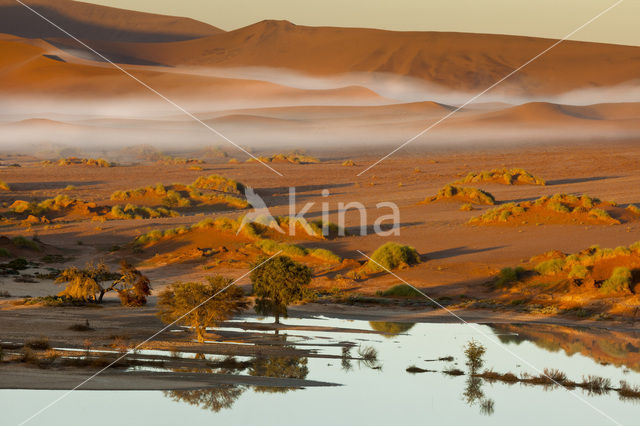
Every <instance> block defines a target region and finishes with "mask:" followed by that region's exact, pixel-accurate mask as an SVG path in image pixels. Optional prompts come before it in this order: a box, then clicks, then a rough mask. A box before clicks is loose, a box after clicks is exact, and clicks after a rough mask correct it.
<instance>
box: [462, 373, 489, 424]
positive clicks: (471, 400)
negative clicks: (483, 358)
mask: <svg viewBox="0 0 640 426" xmlns="http://www.w3.org/2000/svg"><path fill="white" fill-rule="evenodd" d="M483 383H484V382H483V380H482V379H481V378H480V377H476V376H469V377H468V378H467V382H466V387H465V389H464V392H462V398H463V400H464V402H465V403H466V404H467V405H469V406H473V405H476V404H477V405H479V407H480V413H481V414H484V415H486V416H490V415H492V414H493V412H494V408H493V405H494V402H493V400H492V399H488V398H485V394H484V391H483V390H482V385H483Z"/></svg>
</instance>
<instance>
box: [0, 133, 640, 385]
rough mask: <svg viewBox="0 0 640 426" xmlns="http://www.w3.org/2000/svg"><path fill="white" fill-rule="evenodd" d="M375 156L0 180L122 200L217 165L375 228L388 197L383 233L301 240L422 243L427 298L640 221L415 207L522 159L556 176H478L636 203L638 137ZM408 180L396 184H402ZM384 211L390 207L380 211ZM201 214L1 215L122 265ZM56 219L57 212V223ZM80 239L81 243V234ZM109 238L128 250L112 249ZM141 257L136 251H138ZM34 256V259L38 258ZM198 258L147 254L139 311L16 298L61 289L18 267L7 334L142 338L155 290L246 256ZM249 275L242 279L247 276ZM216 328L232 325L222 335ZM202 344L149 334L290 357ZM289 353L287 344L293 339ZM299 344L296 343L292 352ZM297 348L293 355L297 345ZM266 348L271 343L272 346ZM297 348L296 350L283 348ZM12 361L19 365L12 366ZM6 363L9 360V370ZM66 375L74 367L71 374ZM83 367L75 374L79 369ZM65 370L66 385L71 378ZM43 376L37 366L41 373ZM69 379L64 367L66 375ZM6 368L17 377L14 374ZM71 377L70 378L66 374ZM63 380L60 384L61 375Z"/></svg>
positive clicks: (19, 173)
mask: <svg viewBox="0 0 640 426" xmlns="http://www.w3.org/2000/svg"><path fill="white" fill-rule="evenodd" d="M374 154H376V153H371V154H370V155H369V156H366V157H365V156H362V155H357V153H354V152H341V153H336V152H333V153H320V155H319V156H320V157H321V158H322V159H323V162H322V163H321V164H308V165H294V164H273V166H274V167H276V168H277V169H278V170H279V171H280V172H282V173H283V174H284V176H285V177H284V178H281V177H279V176H277V175H274V174H272V173H271V172H270V171H269V170H268V169H266V168H265V167H263V166H262V165H259V164H243V163H241V164H205V165H204V167H203V168H204V170H201V171H194V170H189V169H188V167H187V166H159V165H153V166H144V165H139V166H127V167H114V168H109V169H100V168H90V167H74V166H69V167H41V166H39V165H36V164H29V163H28V162H24V163H23V167H21V168H11V169H2V170H0V179H1V180H4V181H6V182H7V183H9V184H10V185H11V187H12V188H13V191H10V192H6V191H5V192H2V193H0V201H2V202H6V203H9V202H11V201H12V200H14V199H34V198H36V199H43V198H47V197H53V196H55V195H57V194H59V193H61V189H62V188H65V187H66V186H67V185H69V184H72V185H75V186H76V187H77V189H75V190H73V191H70V192H69V195H71V196H77V197H79V198H82V199H86V200H88V201H94V202H96V203H103V204H108V203H113V202H111V201H110V200H109V195H110V194H111V193H112V192H113V191H115V190H123V189H132V188H135V187H141V186H145V185H155V184H156V183H158V182H162V183H165V184H170V183H173V182H183V183H188V182H191V181H193V180H194V179H195V178H196V177H197V176H199V175H206V174H212V173H217V174H222V175H224V176H227V177H231V178H234V179H237V180H239V181H241V182H244V183H246V184H248V185H250V186H252V187H254V188H255V190H256V192H257V193H258V194H260V195H261V196H262V197H263V198H264V199H265V201H266V203H267V205H269V206H273V207H272V213H273V214H274V215H278V214H288V190H289V186H295V187H296V197H297V199H296V201H297V202H296V207H297V209H298V210H300V209H301V208H302V207H303V205H304V204H305V203H307V202H314V203H315V204H314V205H313V206H312V207H311V208H310V209H309V213H308V214H307V215H306V217H307V218H310V219H316V218H319V217H320V215H321V209H322V206H321V204H320V203H321V202H323V201H325V202H328V203H329V210H330V213H331V214H330V219H331V220H332V221H337V217H336V215H337V213H336V211H337V209H338V203H339V202H345V203H346V202H350V201H359V202H361V203H363V204H364V205H365V206H366V208H367V224H368V225H369V226H371V225H372V224H373V222H374V221H375V219H376V218H377V217H378V215H379V214H381V213H380V212H379V211H378V210H377V209H376V206H375V204H376V203H378V202H381V201H392V202H395V203H397V205H398V206H399V208H400V213H401V216H400V221H401V228H400V235H399V236H394V237H381V236H376V235H366V236H359V235H351V236H347V237H343V238H336V239H332V240H322V241H318V242H309V241H308V240H306V241H302V243H303V244H305V245H311V246H319V247H324V248H328V249H330V250H332V251H334V252H336V253H338V254H340V255H341V256H343V257H345V258H352V259H356V260H360V261H362V260H364V258H363V257H362V256H361V255H360V254H359V253H357V251H356V250H362V251H363V252H364V253H369V254H370V253H372V252H373V251H374V250H375V249H376V248H377V247H378V246H379V245H381V244H382V243H383V242H386V241H389V240H393V241H397V242H400V243H404V244H410V245H412V246H414V247H415V248H416V249H417V250H418V251H419V253H420V254H421V255H422V257H423V262H422V263H421V264H420V265H417V266H415V267H412V268H409V269H405V270H402V271H398V272H397V273H398V275H400V276H401V277H402V278H403V279H405V280H407V281H408V282H410V283H411V284H413V285H415V286H417V287H419V288H421V289H423V291H425V292H426V293H427V294H429V295H430V296H432V297H438V296H440V295H444V294H457V295H465V294H466V295H473V296H477V297H482V295H483V294H485V293H486V288H485V286H484V285H483V283H484V282H485V281H486V280H487V279H489V278H490V277H492V276H493V275H494V274H495V273H496V272H497V271H498V270H499V269H500V268H502V267H504V266H512V265H515V264H518V263H520V262H521V261H525V260H527V259H529V258H530V257H531V256H534V255H538V254H540V253H543V252H546V251H548V250H552V249H557V250H561V251H564V252H575V251H578V250H580V249H583V248H585V247H588V246H590V245H592V244H600V245H601V246H603V247H616V246H619V245H627V244H629V243H631V242H634V241H636V240H639V239H640V238H639V236H640V234H639V232H638V231H639V230H640V222H629V223H624V224H621V225H606V226H605V225H602V226H598V225H590V226H583V225H543V226H534V225H530V226H517V227H507V226H475V227H474V226H469V225H467V224H466V222H467V221H468V219H469V218H470V217H472V216H473V215H477V214H480V213H481V212H482V211H484V210H485V209H486V207H482V208H481V210H476V211H472V212H462V211H459V210H458V207H459V204H458V203H446V202H445V203H433V204H427V205H425V204H418V203H419V202H420V201H422V200H423V199H424V198H425V197H427V196H430V195H433V194H434V193H435V192H436V191H437V190H438V189H439V188H441V187H442V186H443V185H445V184H447V183H450V182H452V181H454V180H456V179H458V178H459V177H461V176H463V175H466V173H467V172H469V171H474V170H486V169H491V168H495V167H523V168H525V169H527V170H529V171H530V172H532V173H534V174H536V175H538V176H541V177H543V178H545V179H546V180H547V182H548V185H547V186H544V187H542V186H528V185H519V186H505V185H499V184H482V185H479V186H480V187H482V188H483V189H486V190H488V191H490V192H491V193H492V194H494V195H495V197H496V199H497V200H499V201H500V202H507V201H516V200H529V199H533V198H537V197H539V196H541V195H544V194H547V195H548V194H554V193H561V192H562V193H572V194H581V193H587V194H589V195H592V196H596V197H599V198H602V199H604V200H615V201H617V202H619V203H622V204H625V203H634V202H640V176H639V175H638V174H637V164H638V160H639V159H640V147H638V146H637V145H629V144H612V145H608V146H606V147H603V146H598V145H576V146H572V147H562V148H553V149H550V148H546V147H533V146H531V147H527V148H520V149H518V150H515V149H513V150H511V149H505V150H500V151H498V150H482V151H473V152H472V151H453V150H442V151H435V152H431V153H428V154H427V153H424V152H421V153H420V152H416V153H411V154H407V153H403V154H399V155H397V156H394V157H392V158H390V159H389V160H388V161H385V162H383V163H381V164H380V165H378V166H377V167H375V168H374V169H372V170H370V171H369V172H367V173H366V174H364V175H363V176H360V177H358V176H356V174H357V173H358V172H360V171H362V170H363V168H364V166H366V165H367V164H371V163H372V161H374V160H375V157H374ZM346 158H352V159H353V160H354V161H355V163H356V166H355V167H345V166H342V165H341V163H342V161H344V159H346ZM400 184H401V185H400ZM323 189H329V191H330V196H329V197H328V198H322V197H321V191H322V190H323ZM239 214H242V212H240V211H229V212H218V213H215V214H214V215H216V216H220V215H230V216H237V215H239ZM382 214H388V211H384V212H382ZM202 219H203V216H202V215H186V216H183V217H178V218H171V219H150V220H124V221H116V220H114V221H107V222H104V223H97V222H92V221H75V222H60V223H59V225H60V226H59V227H57V226H49V227H44V226H38V227H32V228H30V229H27V228H23V227H17V228H16V227H8V226H4V227H3V228H2V230H1V233H2V234H3V235H7V236H15V235H27V236H33V235H36V234H37V236H38V237H39V238H40V239H41V240H42V241H43V242H44V243H45V244H47V245H49V246H51V250H55V251H56V252H57V253H63V254H64V255H65V256H69V257H70V258H71V259H70V260H68V261H66V263H65V264H51V265H45V266H52V267H57V268H61V267H63V266H65V265H79V266H82V265H83V264H84V263H86V262H88V261H91V260H93V261H95V260H100V259H103V260H105V261H107V262H108V263H109V264H112V265H115V264H116V263H117V262H118V261H119V260H120V259H121V258H122V257H125V258H126V257H129V256H133V255H132V253H131V251H130V250H129V249H127V248H126V246H127V244H128V243H129V242H131V241H132V239H133V238H134V237H135V236H136V235H139V234H141V233H143V232H147V231H149V230H151V229H156V228H166V227H175V226H177V225H180V224H191V223H195V222H198V221H200V220H202ZM54 224H55V223H54ZM358 225H359V223H358V216H357V215H356V214H355V213H353V212H351V213H349V214H347V226H348V227H349V229H350V230H351V231H354V230H355V229H356V228H357V227H358ZM79 241H81V242H82V245H79V243H78V242H79ZM114 245H118V246H121V247H123V248H122V249H121V250H119V251H116V252H110V251H109V250H110V248H111V247H113V246H114ZM145 251H146V253H145V256H146V257H150V256H153V254H154V248H153V246H152V247H150V248H149V249H146V250H145ZM134 258H135V256H134ZM36 260H37V257H36ZM201 266H202V265H201V263H199V262H197V261H195V262H186V263H176V264H171V265H165V266H159V265H154V264H145V265H144V266H143V267H142V269H143V271H144V272H145V273H146V274H148V276H149V277H150V278H151V280H152V286H153V289H154V295H153V296H152V297H151V298H150V299H149V303H148V305H147V306H145V307H144V308H141V309H131V308H123V307H121V306H120V305H119V303H118V302H117V299H116V298H115V297H114V296H112V295H108V296H107V299H106V303H105V304H104V306H102V307H98V308H81V307H65V308H52V307H38V306H31V307H30V306H15V305H13V303H12V302H13V301H14V300H16V299H18V298H20V297H24V296H27V295H29V296H45V295H50V294H55V293H57V292H58V291H59V290H60V289H59V287H57V286H56V285H55V284H54V283H53V282H52V281H50V280H48V281H47V280H40V281H39V282H37V283H22V282H16V281H15V280H14V277H12V276H2V277H0V291H3V292H8V293H9V294H10V295H11V296H10V297H8V298H4V299H0V322H1V323H2V330H1V332H0V339H1V340H2V341H3V342H24V341H27V340H30V339H33V338H37V337H40V336H47V337H48V338H49V340H50V342H51V343H52V345H53V346H55V347H77V348H82V347H83V344H84V343H85V340H86V339H89V340H90V341H91V343H92V345H93V346H94V347H109V346H110V345H112V344H113V338H114V336H117V335H123V334H126V339H127V342H128V343H129V344H135V343H137V342H141V341H143V340H145V339H147V338H148V337H149V336H151V335H152V334H153V333H155V332H156V331H157V330H159V329H160V328H161V327H162V323H161V322H160V320H159V319H158V318H157V317H156V316H155V302H156V295H157V292H158V291H159V290H161V289H162V288H163V287H164V286H166V285H167V284H168V283H171V282H174V281H184V280H200V279H202V278H203V277H204V276H205V275H208V274H212V273H224V274H226V275H229V276H233V277H239V276H240V275H241V274H244V273H245V272H246V268H245V267H237V268H234V267H232V266H229V265H226V266H225V267H224V268H221V269H213V270H207V271H204V270H203V269H202V267H201ZM396 283H398V280H397V279H396V278H394V277H392V276H389V275H378V276H374V277H372V278H369V279H367V280H365V281H362V282H359V283H358V285H357V287H356V288H354V289H352V290H353V291H354V292H356V293H358V294H365V295H367V294H369V295H372V294H374V293H375V292H376V291H377V290H380V289H385V288H387V287H388V286H390V285H393V284H396ZM249 284H250V283H249V280H248V278H247V277H245V278H242V279H241V280H240V281H239V285H241V286H245V287H246V286H248V285H249ZM290 313H291V315H292V316H308V315H327V316H335V317H343V318H357V319H366V320H378V321H407V322H459V321H460V319H459V318H456V317H454V316H452V315H451V314H450V313H447V312H446V311H444V310H441V309H437V310H436V309H433V308H431V307H428V306H427V305H426V304H415V305H411V306H403V305H397V306H396V305H392V306H383V305H362V304H356V305H354V306H352V305H340V304H326V303H322V304H319V303H313V304H308V305H304V306H295V307H292V308H291V311H290ZM455 313H456V315H457V316H459V317H460V318H462V319H464V321H468V322H477V323H514V322H517V323H525V324H540V325H542V324H555V325H580V326H590V327H595V328H601V329H611V330H614V329H615V330H618V331H621V332H626V331H629V332H630V331H633V330H634V329H635V327H634V325H635V323H634V321H633V320H628V321H617V322H612V321H593V320H579V319H572V318H566V317H558V316H543V315H532V314H524V313H518V312H508V311H491V310H457V311H455ZM87 320H88V321H89V322H90V324H91V326H92V327H93V328H95V331H93V332H87V333H78V332H74V331H71V330H69V329H68V327H69V326H70V325H73V324H77V323H84V322H85V321H87ZM219 338H221V339H223V340H224V339H225V338H237V336H230V335H229V336H226V337H225V336H219ZM210 346H211V345H199V344H197V343H194V342H191V339H190V338H185V336H184V334H183V333H164V334H161V335H160V336H158V337H157V338H155V339H153V341H152V342H149V343H147V344H145V346H144V347H146V348H158V349H168V350H171V349H175V348H178V349H182V350H185V349H186V350H189V351H204V352H207V353H216V354H220V355H247V356H256V355H257V351H258V350H265V349H264V348H266V347H271V348H272V349H271V351H272V352H271V354H272V355H278V354H282V353H283V352H282V351H283V350H285V349H283V348H282V347H277V346H269V345H266V346H261V347H260V349H256V348H255V347H253V346H251V345H247V346H240V347H239V346H238V345H225V344H218V345H215V349H213V348H211V347H210ZM286 350H289V349H286ZM296 351H297V349H296ZM296 351H294V352H293V354H298V355H300V352H296ZM267 353H269V352H267ZM284 353H289V352H284ZM11 368H14V367H11ZM3 371H8V370H4V369H3ZM39 374H40V372H38V371H37V370H31V369H26V370H24V371H22V372H21V373H20V374H19V375H18V376H19V377H14V376H15V374H14V373H12V374H10V375H7V374H2V375H1V376H3V377H5V378H3V379H2V380H9V381H7V382H6V383H4V384H3V386H5V387H24V386H25V383H27V382H29V380H31V379H32V378H33V377H35V376H38V375H39ZM46 374H48V375H50V376H48V377H50V379H51V380H49V379H46V380H45V379H43V380H45V381H44V382H42V383H49V384H48V385H47V386H50V387H54V386H57V385H54V384H53V383H57V382H58V381H59V373H57V372H47V373H46ZM65 374H66V373H65ZM73 374H76V373H73ZM73 374H70V375H69V376H68V377H69V379H68V380H69V383H71V382H72V381H73V382H74V383H75V381H74V380H73V379H74V378H77V377H75V376H74V375H73ZM34 375H35V376H34ZM62 375H63V376H64V374H62ZM143 376H144V377H141V382H140V383H141V384H140V387H141V388H145V389H160V388H165V387H166V386H165V385H164V384H163V383H162V378H152V377H146V375H143ZM7 377H14V378H12V379H9V378H7ZM119 380H120V379H119V376H118V374H115V375H111V374H110V375H108V376H105V378H104V379H101V381H97V382H96V383H95V385H92V386H95V388H96V389H98V388H122V389H124V388H126V386H127V385H126V384H124V383H122V382H120V381H119ZM201 380H202V379H201V378H195V379H191V378H188V377H185V378H183V379H181V380H180V381H178V382H176V385H175V386H176V387H181V388H193V387H197V386H201V385H203V383H202V381H201ZM212 380H214V383H208V384H206V385H207V386H215V385H219V384H224V383H226V382H225V381H224V380H226V379H225V378H224V377H216V378H215V379H212ZM65 383H66V382H65ZM286 385H287V386H288V385H291V386H298V385H300V386H311V385H313V384H310V383H300V384H286ZM59 386H60V387H61V388H63V387H64V383H63V381H60V385H59Z"/></svg>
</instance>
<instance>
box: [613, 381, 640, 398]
mask: <svg viewBox="0 0 640 426" xmlns="http://www.w3.org/2000/svg"><path fill="white" fill-rule="evenodd" d="M618 393H619V394H620V398H622V399H638V398H640V386H637V385H630V384H629V383H627V382H626V381H624V380H620V388H619V389H618Z"/></svg>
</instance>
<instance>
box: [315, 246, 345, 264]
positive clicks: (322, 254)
mask: <svg viewBox="0 0 640 426" xmlns="http://www.w3.org/2000/svg"><path fill="white" fill-rule="evenodd" d="M309 254H310V255H311V256H313V257H315V258H317V259H320V260H325V261H327V262H330V263H340V262H342V258H341V257H340V256H338V255H337V254H335V253H334V252H332V251H330V250H327V249H323V248H315V249H309Z"/></svg>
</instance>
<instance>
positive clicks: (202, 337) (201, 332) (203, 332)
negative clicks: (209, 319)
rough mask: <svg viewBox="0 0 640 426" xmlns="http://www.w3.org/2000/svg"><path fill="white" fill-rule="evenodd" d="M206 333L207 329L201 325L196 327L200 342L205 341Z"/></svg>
mask: <svg viewBox="0 0 640 426" xmlns="http://www.w3.org/2000/svg"><path fill="white" fill-rule="evenodd" d="M204 334H205V330H203V329H202V328H200V327H196V337H197V338H198V342H200V343H204Z"/></svg>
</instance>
